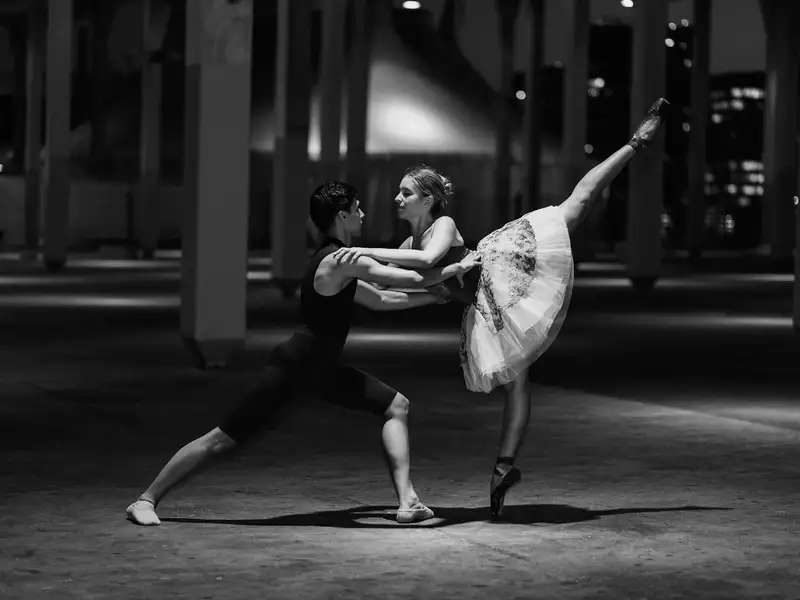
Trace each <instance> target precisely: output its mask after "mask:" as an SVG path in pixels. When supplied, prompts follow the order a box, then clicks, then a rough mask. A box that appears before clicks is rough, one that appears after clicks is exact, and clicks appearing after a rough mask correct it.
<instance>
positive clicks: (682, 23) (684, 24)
mask: <svg viewBox="0 0 800 600" xmlns="http://www.w3.org/2000/svg"><path fill="white" fill-rule="evenodd" d="M681 25H683V26H684V27H688V26H689V19H681Z"/></svg>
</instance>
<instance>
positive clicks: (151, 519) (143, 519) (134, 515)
mask: <svg viewBox="0 0 800 600" xmlns="http://www.w3.org/2000/svg"><path fill="white" fill-rule="evenodd" d="M125 514H126V515H127V516H128V520H129V521H133V522H134V523H136V524H137V525H161V519H159V518H158V515H157V514H156V507H155V504H153V503H152V502H150V501H149V500H142V499H141V498H140V499H139V500H137V501H136V502H134V503H133V504H131V505H130V506H129V507H128V508H126V509H125Z"/></svg>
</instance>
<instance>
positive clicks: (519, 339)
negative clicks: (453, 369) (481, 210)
mask: <svg viewBox="0 0 800 600" xmlns="http://www.w3.org/2000/svg"><path fill="white" fill-rule="evenodd" d="M477 251H478V253H479V254H480V256H481V262H482V264H481V273H480V281H479V283H478V290H477V293H476V294H475V299H474V301H473V303H472V304H471V305H470V306H469V307H467V309H466V310H465V311H464V320H463V323H462V327H461V336H462V338H461V351H460V355H461V368H462V370H463V372H464V381H465V382H466V385H467V389H470V390H472V391H474V392H490V391H491V390H492V389H494V388H495V387H497V386H498V385H501V384H504V383H509V382H511V381H513V380H514V379H516V377H517V376H518V375H519V374H520V373H521V372H522V371H523V370H524V369H525V368H527V367H528V366H530V365H531V364H532V363H533V362H534V361H535V360H536V359H537V358H539V357H540V356H541V355H542V354H543V353H544V351H545V350H547V348H549V347H550V344H552V343H553V340H554V339H555V338H556V336H558V332H559V330H560V329H561V325H562V323H563V322H564V317H565V316H566V313H567V307H568V306H569V299H570V296H571V294H572V282H573V264H572V248H571V246H570V242H569V231H568V230H567V225H566V223H565V222H564V218H563V216H562V214H561V210H560V209H559V208H558V207H556V206H549V207H547V208H542V209H539V210H536V211H533V212H530V213H527V214H525V215H523V216H522V217H520V218H519V219H517V220H515V221H511V222H510V223H507V224H506V225H504V226H503V227H501V228H500V229H497V230H495V231H493V232H492V233H490V234H489V235H487V236H486V237H485V238H483V239H482V240H481V241H480V242H479V243H478V248H477Z"/></svg>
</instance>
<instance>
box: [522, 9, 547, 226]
mask: <svg viewBox="0 0 800 600" xmlns="http://www.w3.org/2000/svg"><path fill="white" fill-rule="evenodd" d="M528 8H529V13H528V32H529V39H530V48H529V51H528V64H527V77H526V78H525V79H526V84H527V85H526V88H527V89H526V90H525V93H526V100H525V123H524V140H523V144H524V145H523V148H524V159H523V165H522V173H523V175H522V186H523V189H522V212H529V211H531V210H534V209H536V208H539V207H540V206H541V198H540V194H541V162H542V114H541V106H542V101H541V98H542V95H543V94H544V93H545V90H544V89H543V88H542V61H543V51H542V48H543V46H544V0H528Z"/></svg>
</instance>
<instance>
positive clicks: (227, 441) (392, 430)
mask: <svg viewBox="0 0 800 600" xmlns="http://www.w3.org/2000/svg"><path fill="white" fill-rule="evenodd" d="M263 393H268V392H261V393H257V395H262V394H263ZM255 395H256V394H253V395H252V396H255ZM252 396H251V397H252ZM262 402H263V400H262ZM408 409H409V401H408V399H407V398H406V397H405V396H403V395H402V394H400V393H395V395H394V398H393V399H392V401H391V403H390V405H389V406H388V408H386V410H385V412H384V414H383V418H384V423H383V426H382V428H381V439H382V442H383V448H384V455H385V457H386V461H387V466H388V468H389V473H390V475H391V478H392V483H393V485H394V488H395V492H396V493H397V499H398V509H397V520H398V521H399V522H401V523H410V522H414V521H420V520H423V519H426V518H430V517H431V516H433V511H431V510H430V509H429V508H427V507H426V506H425V505H423V504H422V503H421V502H420V499H419V496H418V495H417V492H416V490H415V489H414V486H413V484H412V483H411V477H410V463H411V460H410V453H409V443H408V424H407V419H408ZM273 410H274V407H273ZM251 416H252V415H251ZM237 445H238V442H237V441H236V440H235V439H233V438H232V437H231V436H229V435H228V434H227V433H225V432H224V431H223V430H222V429H220V428H219V427H215V428H214V429H212V430H211V431H209V432H208V433H206V434H205V435H203V436H201V437H199V438H197V439H195V440H193V441H191V442H189V443H188V444H186V445H185V446H183V447H182V448H181V449H180V450H178V451H177V452H176V453H175V454H174V455H173V456H172V458H170V459H169V461H167V464H165V465H164V467H163V468H162V469H161V471H160V472H159V473H158V475H157V476H156V478H155V479H154V480H153V482H152V483H151V484H150V485H149V487H148V488H147V489H146V490H145V491H144V492H142V494H141V495H140V496H139V498H138V499H137V500H136V501H135V502H133V503H132V504H131V505H130V506H128V508H127V511H126V513H127V515H128V518H129V519H130V520H131V521H133V522H134V523H137V524H139V525H160V524H161V520H160V519H159V518H158V515H157V514H156V511H155V509H156V506H157V505H158V502H159V501H160V500H161V499H162V498H163V497H164V495H165V494H166V493H167V492H169V491H170V490H171V489H172V488H174V487H175V486H176V485H178V484H179V483H181V482H183V481H185V480H186V479H188V478H189V477H191V476H192V475H194V474H196V473H197V472H198V471H199V470H200V469H201V468H202V467H203V466H205V465H206V464H207V463H208V462H209V461H210V459H212V458H214V457H216V456H219V455H221V454H224V453H226V452H228V451H230V450H232V449H233V448H235V447H236V446H237Z"/></svg>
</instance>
